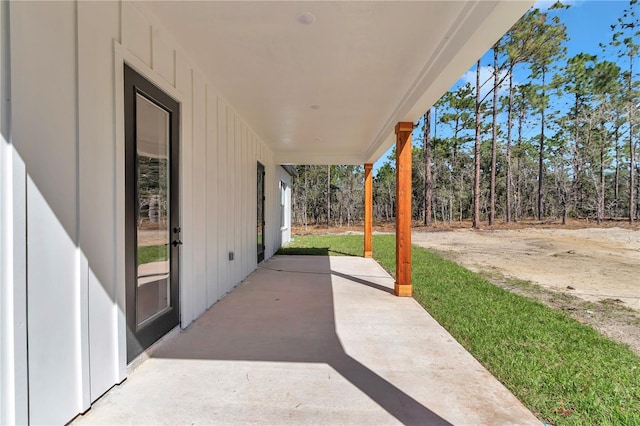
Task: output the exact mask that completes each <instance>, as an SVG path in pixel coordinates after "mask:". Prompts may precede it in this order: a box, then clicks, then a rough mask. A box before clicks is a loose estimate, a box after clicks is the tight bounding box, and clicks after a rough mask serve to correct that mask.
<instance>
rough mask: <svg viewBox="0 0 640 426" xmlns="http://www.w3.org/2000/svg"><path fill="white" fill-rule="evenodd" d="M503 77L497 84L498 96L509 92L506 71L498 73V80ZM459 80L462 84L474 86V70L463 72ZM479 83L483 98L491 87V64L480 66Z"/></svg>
mask: <svg viewBox="0 0 640 426" xmlns="http://www.w3.org/2000/svg"><path fill="white" fill-rule="evenodd" d="M503 77H505V78H504V81H503V82H502V83H501V84H500V86H498V96H505V95H508V94H509V77H508V76H507V73H506V71H502V72H501V73H499V75H498V81H500V80H502V78H503ZM460 80H461V81H462V84H465V83H471V87H474V88H475V86H476V70H475V69H470V70H469V71H467V72H466V73H464V75H463V76H462V78H461V79H460ZM480 84H481V85H482V88H481V89H480V96H481V97H482V98H485V97H486V96H487V94H488V93H489V92H490V91H491V89H492V88H493V67H492V66H488V65H485V66H481V67H480ZM514 84H515V82H514Z"/></svg>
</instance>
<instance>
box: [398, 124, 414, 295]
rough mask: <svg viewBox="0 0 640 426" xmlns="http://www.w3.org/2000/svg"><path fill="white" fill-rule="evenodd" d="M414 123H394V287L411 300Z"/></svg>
mask: <svg viewBox="0 0 640 426" xmlns="http://www.w3.org/2000/svg"><path fill="white" fill-rule="evenodd" d="M412 131H413V123H408V122H400V123H398V124H396V284H395V294H396V296H400V297H411V296H412V293H413V287H412V285H411V132H412Z"/></svg>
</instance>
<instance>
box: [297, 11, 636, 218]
mask: <svg viewBox="0 0 640 426" xmlns="http://www.w3.org/2000/svg"><path fill="white" fill-rule="evenodd" d="M637 5H638V4H637V0H631V1H630V2H629V7H628V8H627V9H626V10H625V11H624V12H623V14H622V16H620V17H619V19H618V20H617V21H616V22H615V23H612V25H611V34H607V35H603V38H605V40H603V42H602V43H601V49H602V54H601V55H600V54H594V53H593V52H590V53H589V52H581V53H578V54H575V55H573V56H570V57H567V55H566V41H567V34H566V33H567V29H566V27H565V25H564V24H563V22H562V17H563V14H564V13H566V10H567V6H565V5H563V4H561V3H559V2H557V3H556V4H555V5H553V6H552V7H551V8H549V9H548V10H546V11H541V10H538V9H535V8H533V9H531V10H530V11H529V12H527V13H526V14H525V15H524V16H523V17H522V18H521V19H520V21H518V22H517V23H516V24H515V25H514V26H513V27H512V28H511V29H510V30H509V31H508V32H507V33H506V34H505V35H504V36H503V37H502V39H501V40H499V41H498V42H497V43H496V44H495V45H494V47H493V50H494V53H495V55H496V56H495V62H494V64H493V65H492V67H490V69H491V70H492V75H491V77H490V78H489V79H488V80H486V81H484V82H481V84H480V86H482V89H481V93H482V96H480V98H481V101H485V100H486V99H489V98H490V97H491V98H493V102H488V101H487V102H481V104H480V105H479V114H480V116H481V122H480V128H479V141H480V144H479V145H480V146H479V148H480V153H479V167H480V181H479V186H478V188H477V189H476V188H474V160H475V153H474V136H475V119H476V112H475V107H476V105H475V103H476V99H475V98H476V93H475V92H476V88H475V87H474V86H472V85H470V84H468V83H466V84H461V85H458V86H454V87H453V88H452V89H451V90H450V91H449V92H447V93H446V94H444V95H443V96H442V98H441V99H439V100H438V101H437V102H436V104H435V105H434V106H433V107H432V108H431V123H432V128H431V129H429V132H430V135H431V143H430V146H431V152H430V156H429V162H430V163H429V164H430V167H429V168H427V167H426V165H425V162H424V159H425V152H424V151H425V148H424V146H425V140H426V135H427V129H424V118H421V119H420V121H419V122H418V126H417V127H416V130H415V131H414V133H413V144H414V148H413V164H412V168H413V182H412V184H413V200H412V201H413V206H414V208H413V218H414V220H420V221H422V222H424V223H426V222H427V221H426V220H425V217H424V216H425V212H426V210H427V205H429V207H430V211H431V215H432V217H431V220H430V221H429V222H430V223H437V222H439V221H440V222H453V221H462V220H465V219H468V218H471V217H472V216H473V214H474V211H473V210H474V209H473V207H474V206H473V201H474V195H477V196H478V197H479V214H480V218H481V219H482V220H487V219H491V218H492V217H494V216H495V218H496V220H503V221H506V222H510V221H520V220H523V219H524V218H530V217H537V218H539V219H540V220H545V219H546V218H562V219H563V220H566V219H567V218H568V217H574V218H586V219H593V220H595V221H598V222H600V221H602V220H604V219H605V218H606V217H622V216H626V217H627V218H628V219H629V220H636V219H638V215H639V214H640V208H639V207H640V165H639V164H638V159H637V153H636V151H637V149H636V145H637V140H638V137H639V136H640V134H639V133H640V125H639V123H638V116H639V115H640V114H639V113H638V109H639V108H640V81H639V78H638V76H639V73H638V68H640V67H638V64H637V63H636V62H637V56H638V53H639V49H640V17H638V16H637ZM606 39H608V40H606ZM606 58H609V59H606ZM611 58H616V59H617V60H616V61H615V62H613V61H611V60H610V59H611ZM474 72H475V70H474ZM487 87H492V89H490V90H488V91H487ZM505 88H506V90H505ZM496 90H498V93H497V95H498V96H495V97H493V96H491V95H492V94H493V93H492V92H495V91H496ZM490 104H491V105H490ZM494 120H495V132H494V131H492V125H493V121H494ZM494 158H495V160H494ZM427 171H428V172H429V173H430V179H428V178H427ZM298 172H299V174H300V175H299V177H298V178H297V179H296V183H295V185H294V204H295V206H294V210H295V211H294V223H297V224H301V225H306V224H326V223H327V212H328V211H330V213H331V214H330V217H331V218H332V220H331V225H335V224H340V223H342V224H352V223H355V222H358V221H361V220H362V214H363V213H362V205H363V203H362V197H363V188H362V176H363V173H362V169H361V168H360V167H356V166H333V167H332V168H331V182H329V184H330V185H329V188H330V189H331V191H330V192H331V194H330V196H329V197H327V166H299V167H298ZM350 173H351V176H350V175H349V174H350ZM427 181H428V182H430V188H429V189H430V190H429V191H425V185H426V182H427ZM427 192H428V193H429V194H430V200H429V201H430V203H427V202H426V201H427V200H425V197H426V195H425V194H426V193H427ZM373 214H374V219H375V220H377V221H390V220H393V219H394V216H395V155H394V154H393V153H392V154H391V156H389V158H388V160H387V161H386V162H385V163H384V164H383V165H382V166H381V167H379V168H378V169H377V171H376V173H375V176H374V205H373Z"/></svg>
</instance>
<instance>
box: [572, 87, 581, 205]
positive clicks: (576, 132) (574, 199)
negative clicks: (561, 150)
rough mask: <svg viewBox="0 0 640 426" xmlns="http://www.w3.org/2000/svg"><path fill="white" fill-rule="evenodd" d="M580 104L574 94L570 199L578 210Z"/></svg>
mask: <svg viewBox="0 0 640 426" xmlns="http://www.w3.org/2000/svg"><path fill="white" fill-rule="evenodd" d="M579 107H580V104H579V102H578V94H576V96H575V110H576V116H575V119H574V122H573V126H574V140H573V161H572V166H573V179H572V180H571V200H572V204H573V209H574V210H578V180H579V178H580V160H579V150H578V138H579V137H580V133H579V126H578V113H579Z"/></svg>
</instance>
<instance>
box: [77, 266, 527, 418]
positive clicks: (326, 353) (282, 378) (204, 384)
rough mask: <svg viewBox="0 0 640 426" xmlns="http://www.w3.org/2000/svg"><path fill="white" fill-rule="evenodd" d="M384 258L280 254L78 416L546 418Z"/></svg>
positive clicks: (164, 343)
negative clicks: (403, 287)
mask: <svg viewBox="0 0 640 426" xmlns="http://www.w3.org/2000/svg"><path fill="white" fill-rule="evenodd" d="M393 291H394V281H393V279H392V278H391V277H390V276H389V275H388V274H387V272H386V271H385V270H384V269H383V268H382V267H381V266H380V265H378V264H377V263H376V262H375V261H374V260H373V259H367V258H357V257H329V256H274V257H273V258H271V260H269V261H268V262H266V263H264V264H263V265H261V266H260V267H259V268H258V270H257V271H256V272H254V273H253V274H251V275H250V276H249V277H248V278H247V279H246V280H245V281H244V282H242V283H241V284H240V285H239V286H238V287H237V288H236V290H234V291H233V292H232V293H230V294H229V295H228V296H227V297H225V298H224V299H223V300H222V301H220V302H219V303H217V304H216V305H214V306H213V307H212V308H211V309H209V310H208V311H207V312H206V313H205V314H204V315H202V316H201V317H200V318H199V319H198V320H197V321H195V322H194V323H193V324H192V325H191V326H190V327H189V328H188V329H186V330H183V331H181V332H179V333H174V334H171V335H169V336H167V337H166V338H165V339H164V341H161V342H160V343H159V344H158V345H157V347H156V348H154V350H152V351H151V355H150V356H151V357H150V359H148V360H147V361H145V362H144V363H143V364H142V365H141V366H139V367H138V368H137V369H135V370H134V371H133V372H132V373H131V374H130V375H129V378H128V379H127V380H126V381H125V382H124V383H123V384H121V385H119V386H117V387H116V388H114V389H112V390H111V391H110V392H108V393H107V394H106V395H105V396H104V397H103V398H101V399H100V400H99V401H97V402H96V403H95V404H94V405H93V407H92V409H91V410H90V411H89V412H87V413H86V414H85V415H84V416H81V417H78V418H77V419H76V423H79V424H211V423H216V424H396V423H401V424H496V425H497V424H539V423H540V421H539V420H537V419H536V418H535V417H534V416H533V415H532V414H531V413H530V412H529V411H528V410H527V409H526V408H525V407H524V406H523V405H522V404H521V403H520V402H519V401H518V400H517V399H516V398H515V397H514V396H513V395H512V394H511V393H510V392H509V391H508V390H507V389H506V388H505V387H504V386H502V384H500V383H499V382H498V381H497V380H496V379H495V378H493V377H492V376H491V374H489V373H488V372H487V371H486V370H485V369H484V368H483V367H482V366H481V365H480V364H479V363H478V362H477V361H476V360H475V359H474V358H473V357H472V356H471V355H470V354H469V353H468V352H467V351H466V350H464V348H463V347H462V346H460V345H459V344H458V343H457V342H456V341H455V340H454V339H453V338H452V337H451V336H450V335H449V333H447V331H446V330H444V329H443V328H442V327H441V326H439V325H438V324H437V323H436V322H435V321H434V320H433V319H432V318H431V316H430V315H429V314H428V313H427V312H425V311H424V310H423V308H422V307H421V306H420V305H418V303H417V302H415V301H414V300H413V299H412V298H398V297H394V296H393V295H392V294H393Z"/></svg>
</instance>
